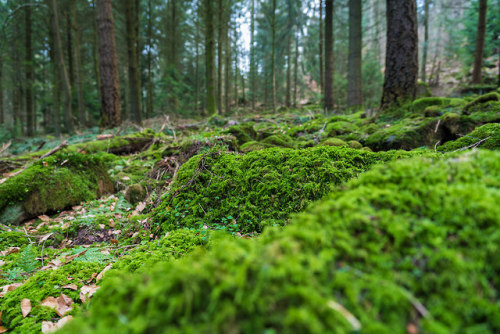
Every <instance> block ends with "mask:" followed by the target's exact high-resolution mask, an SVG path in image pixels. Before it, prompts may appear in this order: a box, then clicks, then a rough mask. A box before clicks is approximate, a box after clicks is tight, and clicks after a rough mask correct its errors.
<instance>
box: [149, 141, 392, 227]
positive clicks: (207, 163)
mask: <svg viewBox="0 0 500 334" xmlns="http://www.w3.org/2000/svg"><path fill="white" fill-rule="evenodd" d="M394 157H395V155H394V153H387V154H385V153H384V154H374V153H368V152H364V151H360V150H353V149H349V148H339V147H328V146H321V147H313V148H308V149H300V150H292V149H280V148H270V149H263V150H259V151H253V152H250V153H247V154H245V155H238V154H230V153H224V152H217V151H212V152H209V153H206V154H203V155H198V156H196V157H193V158H192V159H191V160H189V161H188V162H187V163H186V164H184V165H183V166H182V167H181V169H180V170H179V172H178V174H177V179H176V180H175V181H174V183H173V184H172V185H171V190H170V192H168V193H166V194H165V195H164V196H163V198H162V203H161V204H160V205H159V206H158V207H157V208H156V209H154V210H153V212H152V214H151V218H152V222H153V223H154V224H157V225H159V226H160V227H161V231H162V232H166V231H171V230H175V229H178V228H194V229H200V230H203V228H204V226H208V227H209V228H212V229H223V230H228V231H232V232H235V233H236V232H241V233H252V232H261V231H262V230H263V228H264V227H265V226H272V225H283V224H285V223H286V222H287V220H288V217H289V215H290V214H291V213H294V212H299V211H301V210H303V209H304V208H305V207H306V205H307V204H308V203H309V202H311V201H313V200H315V199H318V198H320V197H321V196H323V195H324V194H325V193H327V192H328V191H330V190H331V189H332V187H333V186H334V185H337V184H340V183H342V182H344V181H346V180H348V179H350V178H352V177H354V176H356V175H357V174H358V173H360V172H361V171H364V170H366V169H367V168H369V167H370V166H371V165H372V164H373V163H375V162H377V161H381V160H389V159H393V158H394Z"/></svg>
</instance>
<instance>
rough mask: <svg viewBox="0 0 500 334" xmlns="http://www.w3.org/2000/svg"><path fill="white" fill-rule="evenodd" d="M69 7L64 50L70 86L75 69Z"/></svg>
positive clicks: (72, 84) (73, 80)
mask: <svg viewBox="0 0 500 334" xmlns="http://www.w3.org/2000/svg"><path fill="white" fill-rule="evenodd" d="M71 29H72V24H71V9H70V8H68V10H67V12H66V48H67V49H66V50H67V51H66V52H67V54H68V75H69V83H70V85H71V87H74V86H75V71H74V66H73V34H72V33H71Z"/></svg>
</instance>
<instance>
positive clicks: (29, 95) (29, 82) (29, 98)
mask: <svg viewBox="0 0 500 334" xmlns="http://www.w3.org/2000/svg"><path fill="white" fill-rule="evenodd" d="M27 3H28V2H27ZM25 28H26V34H25V38H26V40H25V42H26V44H25V46H26V50H25V52H26V54H25V66H26V120H27V124H26V130H27V135H28V136H29V137H33V136H34V134H35V116H34V110H33V49H32V46H31V30H32V22H31V6H26V7H25Z"/></svg>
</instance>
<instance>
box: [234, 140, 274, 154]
mask: <svg viewBox="0 0 500 334" xmlns="http://www.w3.org/2000/svg"><path fill="white" fill-rule="evenodd" d="M270 147H272V145H271V144H265V143H262V142H259V141H249V142H246V143H245V144H243V145H241V151H242V152H252V151H258V150H263V149H265V148H270Z"/></svg>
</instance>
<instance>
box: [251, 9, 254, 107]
mask: <svg viewBox="0 0 500 334" xmlns="http://www.w3.org/2000/svg"><path fill="white" fill-rule="evenodd" d="M254 39H255V0H252V8H251V18H250V100H251V107H252V110H255V45H254V44H255V41H254Z"/></svg>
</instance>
